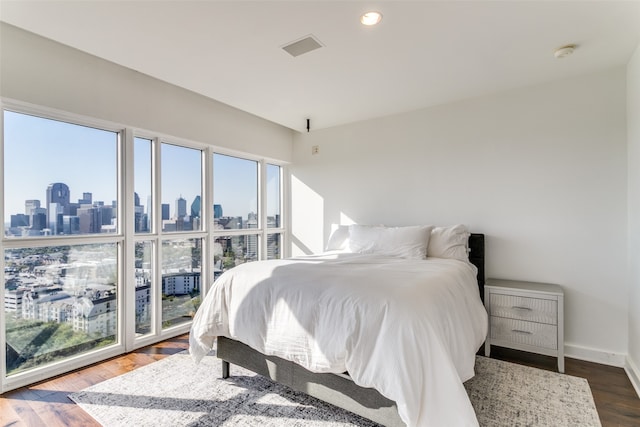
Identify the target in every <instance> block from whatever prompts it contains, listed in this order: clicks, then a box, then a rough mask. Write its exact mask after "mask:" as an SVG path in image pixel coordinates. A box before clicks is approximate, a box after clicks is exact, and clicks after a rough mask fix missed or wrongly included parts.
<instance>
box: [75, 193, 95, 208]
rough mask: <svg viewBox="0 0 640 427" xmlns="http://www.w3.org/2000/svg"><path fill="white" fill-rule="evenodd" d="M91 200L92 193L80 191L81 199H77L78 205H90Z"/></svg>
mask: <svg viewBox="0 0 640 427" xmlns="http://www.w3.org/2000/svg"><path fill="white" fill-rule="evenodd" d="M92 200H93V194H92V193H82V199H78V204H79V205H90V204H91V203H92Z"/></svg>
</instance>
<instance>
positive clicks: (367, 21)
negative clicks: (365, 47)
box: [360, 12, 382, 26]
mask: <svg viewBox="0 0 640 427" xmlns="http://www.w3.org/2000/svg"><path fill="white" fill-rule="evenodd" d="M380 21H382V14H381V13H380V12H367V13H365V14H364V15H362V16H361V17H360V22H362V24H363V25H368V26H371V25H376V24H378V23H380Z"/></svg>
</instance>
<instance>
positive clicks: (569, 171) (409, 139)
mask: <svg viewBox="0 0 640 427" xmlns="http://www.w3.org/2000/svg"><path fill="white" fill-rule="evenodd" d="M625 96H626V94H625V70H624V68H619V69H614V70H609V71H606V72H602V73H599V74H596V75H588V76H583V77H580V78H575V79H571V80H566V81H557V82H553V83H548V84H544V85H539V86H535V87H528V88H524V89H518V90H513V91H509V92H505V93H501V94H497V95H494V96H488V97H483V98H478V99H473V100H467V101H462V102H458V103H455V104H450V105H444V106H440V107H435V108H429V109H425V110H420V111H414V112H408V113H406V114H401V115H397V116H391V117H385V118H380V119H376V120H369V121H366V122H360V123H356V124H352V125H345V126H341V127H336V128H332V129H326V130H319V131H315V132H314V131H312V132H311V133H308V134H306V133H303V134H298V135H297V136H296V137H295V139H294V155H293V167H292V211H293V214H292V215H293V220H294V222H293V224H292V233H293V236H294V239H293V243H294V247H293V253H294V254H296V253H300V252H309V251H319V250H321V249H322V248H323V245H324V244H325V242H326V239H327V235H328V233H329V227H330V224H331V223H334V222H336V223H337V222H341V221H342V222H347V221H354V222H357V223H365V224H366V223H374V224H378V223H384V224H387V225H409V224H436V225H446V224H454V223H465V224H467V225H469V226H470V228H471V229H472V230H473V231H476V232H483V233H485V234H486V245H487V247H486V253H487V264H486V267H487V277H500V278H514V279H524V280H531V281H541V282H551V283H558V284H560V285H562V286H563V288H564V290H565V301H566V305H565V312H566V329H565V337H566V343H567V348H566V350H567V353H568V354H569V355H573V356H576V357H580V358H584V359H591V360H597V361H600V362H604V363H611V364H617V365H622V364H624V355H625V354H626V353H627V348H628V345H627V342H628V329H629V328H628V325H629V321H628V314H627V313H628V303H627V298H628V286H627V281H626V277H627V274H626V266H627V250H626V248H627V160H626V159H627V158H626V149H627V147H626V121H625ZM314 145H317V146H318V147H319V151H320V152H319V154H317V155H312V154H311V147H312V146H314Z"/></svg>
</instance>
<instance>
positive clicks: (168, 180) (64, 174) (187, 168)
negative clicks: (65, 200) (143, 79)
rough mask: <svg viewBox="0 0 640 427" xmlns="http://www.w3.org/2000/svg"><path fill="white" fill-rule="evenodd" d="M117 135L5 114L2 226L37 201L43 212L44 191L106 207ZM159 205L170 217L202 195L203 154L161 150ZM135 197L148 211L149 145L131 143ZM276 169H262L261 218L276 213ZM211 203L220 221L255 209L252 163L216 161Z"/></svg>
mask: <svg viewBox="0 0 640 427" xmlns="http://www.w3.org/2000/svg"><path fill="white" fill-rule="evenodd" d="M117 138H118V135H117V133H115V132H111V131H105V130H100V129H94V128H89V127H84V126H77V125H70V124H67V123H63V122H59V121H54V120H47V119H43V118H39V117H34V116H29V115H25V114H20V113H14V112H11V111H5V112H4V165H3V166H4V167H3V170H4V189H5V192H4V194H5V211H4V215H5V222H9V221H10V215H12V214H17V213H25V200H30V199H36V200H40V203H41V207H46V190H47V187H48V186H49V184H51V183H54V182H62V183H64V184H67V185H68V186H69V191H70V195H71V197H70V201H71V202H77V201H78V199H81V198H82V195H83V193H84V192H89V193H92V194H93V201H94V202H95V201H104V202H105V204H111V202H112V201H113V200H115V199H116V192H117V164H116V162H117V141H118V139H117ZM160 154H161V168H162V181H161V192H162V203H168V204H169V205H170V210H171V215H173V214H174V209H175V201H176V199H177V198H178V197H183V198H184V199H186V200H187V211H189V210H190V208H191V203H192V202H193V200H194V199H195V197H196V196H197V195H199V194H200V192H201V184H200V183H201V178H200V177H201V160H200V156H201V151H200V150H197V149H192V148H187V147H180V146H176V145H171V144H165V143H163V144H162V148H161V153H160ZM134 159H135V163H134V169H135V178H134V180H135V184H134V187H135V191H136V192H137V193H138V195H139V197H140V203H141V204H142V205H145V207H146V205H147V203H148V199H147V198H148V195H149V194H150V189H151V145H150V142H149V140H145V139H142V138H136V139H135V145H134ZM277 169H278V168H277V167H273V166H272V167H269V168H268V169H267V181H268V183H267V187H268V191H267V195H268V198H269V202H268V206H269V207H268V209H267V214H269V215H272V214H273V213H275V211H276V209H275V206H278V205H279V200H278V198H277V193H278V189H279V188H278V178H277V175H276V174H275V173H274V172H275V171H277ZM214 183H215V185H214V194H215V195H214V203H216V204H220V205H222V209H223V214H224V215H225V216H241V217H243V218H246V216H247V214H248V213H249V212H256V209H257V186H256V184H257V163H256V162H255V161H251V160H245V159H239V158H236V157H230V156H224V155H219V154H216V155H214Z"/></svg>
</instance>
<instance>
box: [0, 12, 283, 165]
mask: <svg viewBox="0 0 640 427" xmlns="http://www.w3.org/2000/svg"><path fill="white" fill-rule="evenodd" d="M168 60H170V59H168ZM0 95H1V96H2V97H5V98H12V99H16V100H19V101H23V102H28V103H32V104H36V105H39V106H45V107H50V108H56V109H59V110H63V111H66V112H71V113H76V114H81V115H84V116H89V117H92V118H96V119H101V120H108V121H112V122H115V123H120V124H123V125H127V126H132V127H137V128H140V129H144V130H149V131H154V132H159V133H163V134H166V135H171V136H175V137H179V138H184V139H188V140H192V141H197V142H201V143H207V144H211V145H216V146H218V147H225V148H230V149H233V150H238V151H241V152H246V153H252V154H255V155H259V156H264V157H267V158H271V159H277V160H282V161H290V160H291V144H292V139H293V132H292V131H291V130H290V129H287V128H284V127H282V126H280V125H276V124H274V123H272V122H269V121H266V120H263V119H260V118H257V117H256V116H253V115H251V114H248V113H246V112H243V111H240V110H237V109H235V108H232V107H229V106H227V105H225V104H222V103H220V102H217V101H214V100H212V99H210V98H206V97H204V96H201V95H198V94H195V93H193V92H190V91H188V90H185V89H182V88H179V87H176V86H173V85H170V84H167V83H164V82H162V81H160V80H157V79H154V78H151V77H149V76H147V75H144V74H141V73H138V72H136V71H133V70H130V69H127V68H124V67H121V66H119V65H116V64H114V63H111V62H108V61H105V60H102V59H99V58H97V57H95V56H91V55H88V54H86V53H83V52H81V51H79V50H76V49H72V48H70V47H68V46H64V45H62V44H59V43H56V42H53V41H51V40H48V39H45V38H42V37H39V36H36V35H34V34H32V33H29V32H26V31H23V30H21V29H18V28H16V27H13V26H11V25H8V24H5V23H0Z"/></svg>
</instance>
